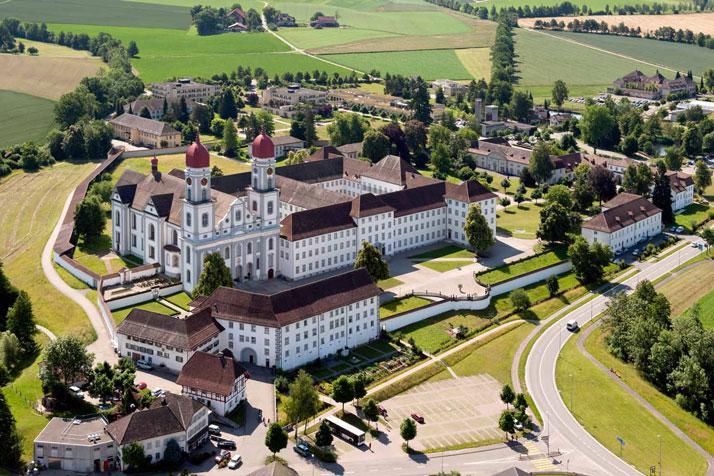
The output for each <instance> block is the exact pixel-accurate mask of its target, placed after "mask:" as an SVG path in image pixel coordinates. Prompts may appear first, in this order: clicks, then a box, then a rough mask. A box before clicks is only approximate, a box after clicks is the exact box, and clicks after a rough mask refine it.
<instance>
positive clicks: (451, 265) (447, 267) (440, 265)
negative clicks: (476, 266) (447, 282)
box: [417, 260, 473, 273]
mask: <svg viewBox="0 0 714 476" xmlns="http://www.w3.org/2000/svg"><path fill="white" fill-rule="evenodd" d="M417 264H418V265H419V266H424V267H425V268H429V269H433V270H434V271H438V272H440V273H446V272H447V271H452V270H454V269H456V268H461V267H463V266H468V265H470V264H473V261H462V260H454V261H439V260H431V261H424V262H421V263H417Z"/></svg>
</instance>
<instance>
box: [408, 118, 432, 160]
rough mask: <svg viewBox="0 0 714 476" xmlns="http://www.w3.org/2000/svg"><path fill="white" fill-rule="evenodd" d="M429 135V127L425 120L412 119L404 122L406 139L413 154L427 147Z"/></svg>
mask: <svg viewBox="0 0 714 476" xmlns="http://www.w3.org/2000/svg"><path fill="white" fill-rule="evenodd" d="M427 137H428V134H427V129H426V126H425V125H424V123H423V122H419V121H417V120H414V119H412V120H409V121H407V122H406V123H405V124H404V140H405V141H406V143H407V147H408V148H409V152H411V153H412V155H416V154H417V153H419V152H421V151H423V150H424V149H426V139H427Z"/></svg>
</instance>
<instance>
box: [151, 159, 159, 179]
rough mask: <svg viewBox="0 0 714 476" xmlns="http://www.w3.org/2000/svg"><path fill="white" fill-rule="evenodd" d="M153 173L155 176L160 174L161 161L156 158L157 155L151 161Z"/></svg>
mask: <svg viewBox="0 0 714 476" xmlns="http://www.w3.org/2000/svg"><path fill="white" fill-rule="evenodd" d="M151 173H152V174H154V175H156V174H158V173H159V159H157V158H156V154H154V158H153V159H151Z"/></svg>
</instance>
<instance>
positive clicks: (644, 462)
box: [556, 336, 707, 475]
mask: <svg viewBox="0 0 714 476" xmlns="http://www.w3.org/2000/svg"><path fill="white" fill-rule="evenodd" d="M576 338H577V336H575V337H573V338H571V339H570V340H569V341H568V342H567V344H566V345H565V347H564V349H563V352H562V353H561V354H560V357H559V358H558V364H557V367H556V380H557V384H558V388H559V389H560V391H561V395H562V397H563V401H564V402H565V404H566V405H568V406H569V407H570V411H571V412H572V413H573V414H574V415H575V418H576V419H577V420H578V422H580V424H581V425H583V427H585V429H586V430H587V431H588V433H590V434H591V435H593V437H595V438H596V439H597V440H598V441H599V442H600V443H602V444H603V445H604V446H605V447H607V448H608V449H609V450H610V451H612V452H614V453H615V454H619V452H620V445H619V443H618V442H617V441H616V440H615V437H616V436H619V437H620V438H622V439H624V441H625V442H626V443H625V448H624V452H623V459H624V460H625V461H627V462H628V463H631V464H633V465H634V466H635V467H636V468H637V469H638V470H639V471H641V472H643V473H645V474H647V473H649V468H650V466H652V465H655V464H656V463H657V461H658V459H659V440H658V435H660V436H661V439H662V470H663V473H666V474H673V475H695V474H704V472H705V471H706V467H707V465H706V461H705V460H704V458H702V457H701V456H700V455H699V454H698V453H697V452H695V451H694V450H693V449H692V448H691V447H690V446H689V445H687V444H686V443H684V442H683V441H682V440H680V439H679V438H678V437H677V436H676V435H675V434H674V433H672V432H671V431H670V430H669V429H668V428H667V427H666V426H664V424H662V423H661V422H660V421H659V420H658V419H657V418H655V417H654V416H652V415H651V414H650V413H649V412H648V411H647V410H646V409H645V408H644V407H643V406H642V405H641V404H640V403H639V402H637V401H636V400H635V399H634V398H633V397H631V396H630V395H629V394H627V393H626V392H625V391H624V390H623V389H621V388H620V387H619V386H618V385H617V383H615V382H614V381H613V380H612V379H611V378H610V376H609V375H607V374H605V373H604V372H602V371H601V370H600V369H599V368H597V367H596V366H595V365H594V364H593V363H591V362H590V361H588V360H587V359H586V358H585V357H584V356H583V355H582V354H581V353H580V352H579V351H578V349H577V347H576V345H575V339H576ZM571 401H572V406H571ZM612 402H617V405H613V404H612Z"/></svg>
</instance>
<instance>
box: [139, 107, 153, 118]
mask: <svg viewBox="0 0 714 476" xmlns="http://www.w3.org/2000/svg"><path fill="white" fill-rule="evenodd" d="M139 116H141V117H143V118H145V119H151V111H149V108H148V107H146V106H144V107H142V108H141V111H139Z"/></svg>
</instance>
